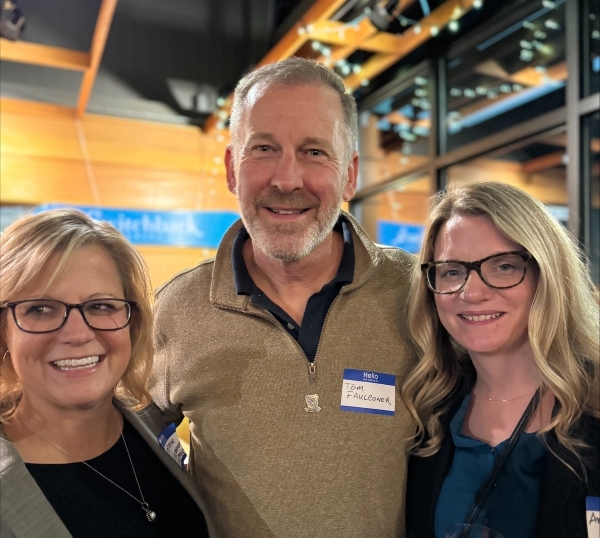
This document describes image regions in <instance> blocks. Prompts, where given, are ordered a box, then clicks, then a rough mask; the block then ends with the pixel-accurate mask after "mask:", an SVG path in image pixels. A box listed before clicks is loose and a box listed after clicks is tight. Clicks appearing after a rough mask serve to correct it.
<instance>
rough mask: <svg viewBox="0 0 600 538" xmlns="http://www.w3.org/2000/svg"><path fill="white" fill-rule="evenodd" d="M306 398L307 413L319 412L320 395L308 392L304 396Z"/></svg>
mask: <svg viewBox="0 0 600 538" xmlns="http://www.w3.org/2000/svg"><path fill="white" fill-rule="evenodd" d="M304 400H305V401H306V405H307V407H305V408H304V410H305V411H306V412H307V413H318V412H319V411H320V410H321V408H320V407H319V395H318V394H307V395H306V396H305V397H304Z"/></svg>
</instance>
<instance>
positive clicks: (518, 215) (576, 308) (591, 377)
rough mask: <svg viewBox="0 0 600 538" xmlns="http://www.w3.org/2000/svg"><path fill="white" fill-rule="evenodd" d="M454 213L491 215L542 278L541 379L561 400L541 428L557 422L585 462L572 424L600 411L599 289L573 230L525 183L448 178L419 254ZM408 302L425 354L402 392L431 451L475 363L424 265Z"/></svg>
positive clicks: (535, 310) (419, 445)
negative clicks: (446, 319) (459, 183)
mask: <svg viewBox="0 0 600 538" xmlns="http://www.w3.org/2000/svg"><path fill="white" fill-rule="evenodd" d="M453 215H463V216H465V215H486V216H488V217H489V218H490V219H491V220H492V221H493V223H494V224H495V225H496V227H497V228H498V230H500V231H501V232H502V233H503V234H504V235H505V236H506V237H507V238H508V239H510V240H511V241H514V242H515V243H518V244H519V245H521V246H522V247H523V248H525V249H526V250H528V251H529V252H530V253H531V254H532V256H533V258H534V259H535V262H536V263H537V266H538V267H539V282H538V285H537V291H536V294H535V297H534V300H533V303H532V305H531V310H530V313H529V325H528V332H529V341H530V344H531V347H532V350H533V356H534V360H535V362H536V364H537V367H538V368H539V370H540V372H541V376H542V380H543V384H544V385H545V386H546V387H548V388H549V389H550V390H551V391H552V392H553V393H554V395H555V396H556V399H557V403H558V406H557V408H558V411H557V412H556V414H555V415H554V416H553V417H552V420H551V422H550V424H548V425H547V426H546V427H545V428H543V429H542V430H541V431H540V433H545V432H548V431H551V430H552V431H554V433H555V435H556V438H557V440H558V442H559V444H560V445H561V446H563V447H565V448H566V449H567V450H568V451H569V452H570V453H571V454H572V455H573V456H575V457H576V458H577V459H578V460H579V461H580V462H581V458H580V455H579V453H580V452H581V450H582V449H584V448H586V445H585V444H584V443H583V441H581V440H579V439H577V438H574V437H573V436H571V435H570V434H569V431H570V429H571V428H572V427H573V426H574V425H576V424H577V422H578V421H579V418H580V417H581V415H582V414H583V413H587V414H590V415H592V416H595V417H599V416H600V401H599V398H600V394H599V387H598V385H599V382H600V377H599V342H598V340H599V327H598V302H597V292H596V290H595V288H594V285H593V283H592V281H591V279H590V277H589V274H588V271H587V267H586V265H585V262H584V261H583V260H584V256H583V255H582V253H581V251H580V250H579V248H578V246H577V243H576V240H575V239H574V238H573V237H571V236H570V234H569V233H568V232H567V231H566V230H565V229H564V227H563V226H562V225H561V224H560V223H559V222H557V221H556V220H555V219H554V218H553V217H552V216H551V215H550V213H549V212H548V210H547V209H546V208H545V207H544V205H543V204H542V203H541V202H539V201H537V200H536V199H534V198H533V197H531V196H530V195H529V194H527V193H526V192H524V191H522V190H521V189H518V188H517V187H513V186H511V185H507V184H504V183H499V182H477V183H472V184H469V185H467V186H464V187H457V188H450V189H449V190H447V191H446V192H443V193H439V194H438V195H437V197H436V198H435V199H434V204H433V207H432V209H431V212H430V215H429V218H428V221H427V226H426V229H425V233H424V237H423V247H422V249H421V252H420V255H419V264H421V263H427V262H429V261H432V260H433V249H434V243H435V241H436V238H437V235H438V233H439V231H440V228H441V227H442V225H443V224H444V223H445V222H446V221H448V220H449V219H450V218H451V217H452V216H453ZM408 303H409V315H408V320H409V331H410V334H411V336H412V339H413V341H414V343H415V344H416V346H417V348H418V351H419V354H420V356H421V357H422V358H421V360H420V362H419V364H418V366H417V368H416V369H415V370H414V371H413V372H412V374H411V375H410V376H409V377H408V379H407V380H406V382H405V384H404V387H403V397H404V399H405V401H406V404H407V405H408V408H409V410H410V412H411V413H412V414H413V416H414V417H415V418H416V420H417V433H416V436H415V440H414V445H413V447H412V449H413V453H415V454H417V455H420V456H430V455H433V454H435V453H436V452H437V451H438V450H439V448H440V446H441V442H442V439H443V436H444V432H443V430H442V424H441V422H440V417H441V416H442V415H444V414H445V413H447V412H448V411H449V408H450V398H451V396H452V395H453V393H454V391H455V390H456V389H457V387H458V386H459V384H460V383H461V381H462V379H463V378H464V377H468V376H469V370H472V363H471V361H470V359H469V356H468V354H467V352H466V350H465V349H463V348H461V346H459V345H458V344H457V342H455V341H454V340H453V339H452V338H451V336H450V335H449V334H448V332H447V331H446V329H445V328H444V327H443V325H442V324H441V322H440V320H439V317H438V314H437V310H436V306H435V301H434V298H433V293H432V292H431V291H429V289H428V288H427V284H426V282H425V278H424V276H423V275H422V273H421V271H420V267H419V265H417V266H416V268H415V270H414V273H413V275H412V286H411V290H410V295H409V300H408ZM549 448H550V449H551V450H552V448H551V447H549ZM553 452H554V451H553ZM560 459H561V460H562V461H563V463H565V465H567V466H568V467H569V468H571V469H572V470H573V471H575V469H574V468H573V466H571V465H570V464H569V463H567V461H565V459H564V458H560ZM575 472H576V471H575Z"/></svg>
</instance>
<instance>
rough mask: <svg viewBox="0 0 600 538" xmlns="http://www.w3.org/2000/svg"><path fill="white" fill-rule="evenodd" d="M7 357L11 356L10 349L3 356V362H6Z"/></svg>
mask: <svg viewBox="0 0 600 538" xmlns="http://www.w3.org/2000/svg"><path fill="white" fill-rule="evenodd" d="M7 355H10V351H8V349H7V350H6V351H5V352H4V355H2V362H4V361H5V360H6V356H7Z"/></svg>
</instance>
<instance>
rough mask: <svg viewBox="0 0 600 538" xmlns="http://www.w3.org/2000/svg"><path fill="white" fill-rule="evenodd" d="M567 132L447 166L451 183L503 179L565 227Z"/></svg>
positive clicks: (566, 215)
mask: <svg viewBox="0 0 600 538" xmlns="http://www.w3.org/2000/svg"><path fill="white" fill-rule="evenodd" d="M566 143H567V136H566V134H558V135H554V136H550V137H548V138H544V137H542V138H540V139H539V140H537V141H536V142H534V143H530V144H526V145H523V146H521V147H517V148H515V147H513V148H512V149H510V150H504V151H502V150H499V151H498V152H494V153H493V154H491V155H487V156H483V157H481V158H477V159H473V160H471V161H467V162H464V163H461V164H457V165H454V166H451V167H449V168H448V182H449V183H451V184H454V185H461V184H466V183H471V182H473V181H502V182H503V183H509V184H511V185H515V186H516V187H519V188H521V189H523V190H524V191H526V192H528V193H529V194H531V195H532V196H534V197H535V198H537V199H538V200H540V201H542V202H544V203H545V204H547V206H548V208H549V209H550V211H551V213H552V214H553V215H554V216H555V217H556V218H557V219H558V220H559V221H561V222H562V223H563V224H564V225H565V226H566V224H567V221H568V219H569V209H568V198H567V180H566V176H567V174H566V167H565V164H564V162H565V148H566Z"/></svg>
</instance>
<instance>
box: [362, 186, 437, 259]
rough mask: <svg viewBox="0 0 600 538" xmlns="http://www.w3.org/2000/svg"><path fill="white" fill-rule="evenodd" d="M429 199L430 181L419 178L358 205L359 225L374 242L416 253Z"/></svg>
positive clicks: (371, 197)
mask: <svg viewBox="0 0 600 538" xmlns="http://www.w3.org/2000/svg"><path fill="white" fill-rule="evenodd" d="M430 197H431V182H430V180H429V177H427V176H422V177H420V178H418V179H416V180H414V181H412V182H410V183H404V184H402V185H401V186H398V187H396V188H394V189H390V190H387V191H385V192H381V193H379V194H376V195H373V196H370V197H369V198H366V199H365V200H364V201H362V202H360V204H359V206H360V209H359V211H360V213H361V223H362V225H363V227H364V228H365V230H366V231H367V233H368V234H369V236H370V237H371V238H372V239H373V240H374V241H376V242H377V243H380V244H382V245H388V246H394V247H400V248H402V249H404V250H406V251H408V252H412V253H416V252H418V251H419V249H420V247H421V237H422V235H423V228H424V226H423V225H424V223H425V220H426V219H427V213H428V211H429V199H430Z"/></svg>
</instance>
